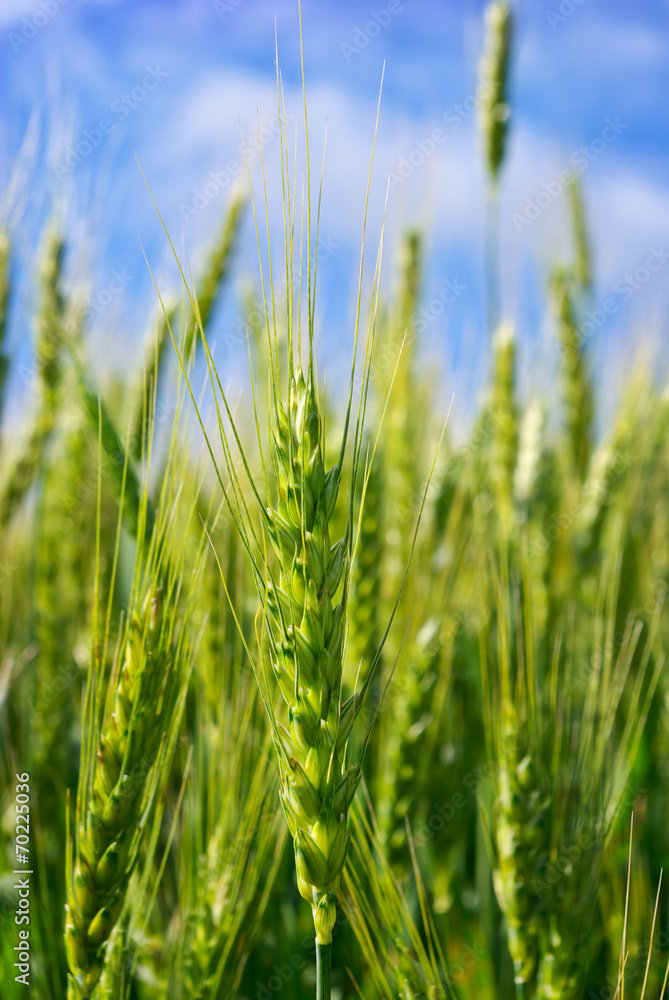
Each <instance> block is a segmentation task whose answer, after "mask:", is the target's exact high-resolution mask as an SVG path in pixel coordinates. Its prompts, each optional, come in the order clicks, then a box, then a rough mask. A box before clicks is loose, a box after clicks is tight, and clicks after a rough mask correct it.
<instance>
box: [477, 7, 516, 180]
mask: <svg viewBox="0 0 669 1000" xmlns="http://www.w3.org/2000/svg"><path fill="white" fill-rule="evenodd" d="M512 30H513V15H512V12H511V5H510V4H509V3H506V2H502V0H499V2H496V3H492V4H490V6H489V7H488V9H487V11H486V41H485V53H484V56H483V59H482V60H481V71H480V84H481V88H482V91H483V97H482V99H481V105H480V121H481V130H482V133H483V139H484V148H485V161H486V167H487V169H488V174H489V177H490V179H491V181H492V182H493V184H496V183H497V180H498V176H499V170H500V167H501V165H502V161H503V160H504V153H505V149H506V138H507V130H508V121H509V114H510V111H509V104H508V84H509V81H508V77H509V64H510V54H511V40H512Z"/></svg>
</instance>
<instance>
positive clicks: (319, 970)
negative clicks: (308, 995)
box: [316, 938, 332, 1000]
mask: <svg viewBox="0 0 669 1000" xmlns="http://www.w3.org/2000/svg"><path fill="white" fill-rule="evenodd" d="M331 968H332V941H330V943H329V944H321V943H320V941H319V940H318V938H316V1000H330V970H331Z"/></svg>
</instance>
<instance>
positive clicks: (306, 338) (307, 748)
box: [0, 0, 669, 1000]
mask: <svg viewBox="0 0 669 1000" xmlns="http://www.w3.org/2000/svg"><path fill="white" fill-rule="evenodd" d="M300 30H301V24H300ZM514 30H515V25H514V14H513V10H512V6H511V5H510V4H509V3H506V2H504V0H496V2H494V3H491V4H490V5H489V7H488V9H487V11H486V15H485V47H484V50H483V52H482V53H481V59H480V69H479V72H480V93H481V95H482V98H481V100H480V101H479V102H478V108H477V114H478V118H479V131H480V136H481V150H482V154H481V155H482V163H483V167H484V172H485V177H486V186H485V189H484V190H481V191H480V199H481V203H482V205H483V206H484V207H485V214H486V220H487V224H486V232H485V235H484V240H483V242H484V246H483V247H482V259H483V260H484V261H485V274H484V275H482V288H483V289H484V298H485V302H484V303H483V306H484V310H485V316H486V326H487V334H488V336H487V366H488V367H487V371H488V375H487V382H486V388H485V392H484V394H483V395H482V396H481V397H480V398H479V399H478V400H477V404H476V411H475V412H474V413H473V416H472V417H471V418H470V420H469V423H468V426H467V429H466V433H465V434H464V436H462V435H457V434H456V433H455V432H454V430H453V427H452V420H451V416H450V412H451V406H452V404H451V403H449V401H448V400H445V398H444V397H445V392H444V388H443V386H442V385H441V384H440V383H439V379H438V378H436V377H435V373H434V371H433V370H432V369H431V367H430V365H429V364H428V363H427V362H426V354H425V351H424V346H425V345H424V342H423V339H422V338H423V324H421V321H420V315H421V314H420V308H421V302H422V298H421V297H422V295H423V290H424V276H425V273H426V268H427V260H426V258H427V255H428V254H429V242H428V240H427V237H426V234H425V232H424V231H423V230H422V229H421V227H420V226H415V225H414V226H407V227H406V228H405V230H404V232H403V234H402V236H401V237H400V239H399V240H397V241H389V240H388V239H387V238H386V236H385V233H384V227H383V225H381V227H380V229H379V230H378V231H376V232H374V231H372V228H373V227H372V226H371V225H370V224H369V222H368V208H369V199H370V197H371V196H370V191H371V190H372V188H371V177H372V175H373V171H374V169H375V167H374V144H375V143H376V141H377V136H378V134H379V131H380V130H381V131H382V129H383V122H382V119H381V121H380V120H379V118H378V117H377V121H376V125H375V124H374V122H371V125H370V136H369V139H370V142H369V146H370V152H371V154H372V155H371V161H370V168H369V170H370V174H369V181H368V184H367V202H366V204H365V209H364V216H363V218H362V219H361V227H360V233H359V236H360V240H361V244H360V245H361V255H360V269H359V275H358V274H357V273H356V275H355V278H356V280H359V285H358V293H357V308H356V313H355V317H356V318H355V323H354V329H352V330H350V331H348V332H347V340H346V343H350V345H351V349H350V352H349V354H348V360H347V363H348V365H349V368H348V374H346V375H345V377H343V378H335V379H334V380H333V379H330V380H328V377H327V372H326V368H325V365H324V363H323V351H322V344H323V340H324V338H325V339H326V340H327V331H324V330H323V329H322V328H321V325H322V324H321V314H320V312H319V311H318V310H317V308H316V301H317V296H318V287H319V271H318V268H319V247H320V246H321V240H320V238H321V235H322V234H321V233H320V230H319V223H320V215H321V199H322V198H323V197H325V195H324V194H323V181H322V173H321V151H320V150H318V151H314V150H313V149H312V150H311V151H310V149H309V134H310V133H309V118H308V106H309V94H310V84H309V79H308V77H306V78H305V74H304V67H303V68H302V75H303V94H304V107H303V109H302V111H301V119H300V122H299V125H298V127H294V125H293V119H294V118H295V115H292V112H291V109H290V108H288V107H287V105H286V101H285V98H284V91H283V79H282V76H281V73H280V60H279V61H277V68H276V93H277V98H276V99H277V106H276V115H277V120H278V121H279V123H280V125H279V129H278V139H279V141H278V143H275V144H274V146H273V148H272V150H271V155H270V154H269V153H268V154H267V156H266V157H265V156H264V155H263V156H262V170H261V171H260V172H258V171H256V172H255V173H254V172H252V171H251V170H250V169H249V170H248V177H247V178H246V179H245V183H244V185H243V186H242V187H240V188H239V189H235V191H234V193H233V194H231V195H230V197H229V199H228V203H227V206H226V208H225V211H224V213H223V215H222V218H221V221H220V226H219V228H218V232H217V235H216V239H215V240H214V242H213V243H212V245H211V246H209V247H208V248H207V253H206V257H205V260H204V264H203V266H202V267H201V268H200V269H199V270H195V271H194V270H193V269H192V268H191V265H190V261H189V260H187V259H184V258H183V256H182V254H181V253H180V251H179V241H178V238H177V234H171V233H170V232H169V230H168V228H167V227H166V226H165V227H164V228H163V241H164V245H165V248H166V249H167V250H168V251H169V253H170V255H171V256H172V258H173V263H174V265H175V267H176V268H177V273H178V275H179V281H177V282H176V284H175V286H174V287H171V288H165V287H163V285H162V283H161V280H160V278H159V277H157V276H155V275H154V272H153V270H152V267H151V263H150V262H149V261H148V258H147V266H148V268H149V270H150V272H151V278H152V280H155V306H156V307H155V310H154V313H153V316H152V319H151V320H150V322H148V323H147V321H146V318H142V317H138V319H137V322H138V323H140V324H142V325H143V327H144V328H147V333H146V336H145V339H144V343H143V345H142V348H141V351H140V352H139V354H140V356H139V358H138V359H137V361H136V365H135V367H134V369H133V370H132V371H130V372H129V373H128V376H127V377H126V378H123V379H121V378H118V377H116V376H114V377H110V378H107V379H104V378H102V377H101V376H100V373H99V368H98V367H96V365H95V364H94V363H93V360H92V357H91V345H90V338H89V337H88V331H87V322H88V319H89V314H88V313H87V311H86V308H85V303H82V302H81V301H79V300H78V298H77V297H76V295H73V294H70V293H69V288H70V287H71V286H70V285H69V284H68V282H67V278H66V267H67V254H68V245H69V240H70V234H69V233H68V232H67V231H66V229H64V228H63V227H62V225H61V224H60V223H59V220H58V218H57V217H54V218H53V219H50V220H49V222H48V224H47V226H46V227H45V229H44V232H43V234H42V237H41V239H40V240H39V245H37V246H35V247H34V248H33V251H32V252H33V261H34V268H33V276H34V281H33V287H32V293H31V298H30V302H31V312H32V329H33V346H32V358H31V377H30V392H29V399H28V403H27V406H26V408H25V411H24V412H22V414H21V420H20V423H19V427H18V431H17V432H14V431H13V432H12V434H11V435H10V434H8V433H5V435H4V437H3V445H2V454H1V455H0V748H1V751H0V831H1V837H2V851H1V852H0V995H1V997H2V1000H18V998H19V997H22V996H26V995H28V996H31V997H35V998H39V1000H103V998H114V1000H168V998H169V1000H228V998H230V1000H273V998H275V997H285V998H291V1000H292V998H295V1000H302V998H308V997H314V996H316V997H317V998H318V1000H329V998H333V1000H344V998H350V1000H353V998H356V997H363V998H365V1000H371V998H376V997H379V998H383V1000H396V998H397V1000H399V998H401V1000H419V998H426V1000H427V998H429V1000H438V998H444V1000H446V998H449V1000H450V998H459V1000H468V998H476V1000H493V998H500V1000H585V998H589V1000H590V998H593V1000H595V998H596V1000H612V998H614V997H615V998H620V1000H623V998H624V997H625V996H626V995H627V996H628V997H635V998H639V1000H641V998H643V997H645V998H647V1000H651V998H660V997H663V996H664V995H665V986H666V982H667V970H668V969H669V963H668V958H669V936H668V934H669V923H668V916H667V914H668V911H667V897H666V890H665V888H664V887H663V884H662V869H663V866H664V864H665V861H666V858H667V853H668V851H669V839H668V831H669V773H668V771H667V759H668V755H669V713H668V709H669V700H668V698H669V664H667V663H666V662H665V649H666V643H667V640H668V638H669V631H668V629H669V617H668V611H667V609H665V607H664V603H665V597H666V586H667V579H668V574H669V516H668V513H667V511H668V508H667V498H668V496H669V436H668V431H669V395H668V394H667V388H666V384H665V382H664V381H663V376H662V375H659V374H658V370H657V369H656V370H653V369H652V368H651V367H650V366H649V365H647V364H646V365H644V363H643V358H642V357H641V355H640V356H639V358H638V363H637V364H636V365H635V366H633V367H630V369H629V370H628V372H627V377H626V384H625V385H624V386H623V389H622V391H621V392H620V394H619V397H618V398H617V400H616V403H615V407H614V411H613V413H612V415H608V414H607V416H606V419H603V417H602V414H601V413H600V412H598V411H599V408H600V406H601V402H600V401H601V394H600V393H599V392H598V383H597V371H596V367H595V365H594V363H593V359H592V356H591V352H590V351H589V350H588V343H587V337H585V336H584V334H583V330H584V326H583V317H584V315H585V312H586V310H587V309H588V308H589V307H590V306H591V305H592V301H593V298H592V296H593V278H592V274H593V259H596V254H597V248H596V246H592V239H591V235H590V231H589V226H588V204H587V198H586V197H585V194H584V191H583V189H582V187H581V185H580V184H579V181H578V178H577V177H576V176H575V175H571V176H570V178H569V183H568V193H569V197H568V198H567V199H565V204H564V205H563V206H562V207H563V210H564V212H565V217H566V224H567V225H568V226H569V232H570V234H571V235H570V241H571V251H570V255H569V257H568V259H558V258H553V257H551V259H550V261H549V264H548V269H547V272H546V274H545V281H544V286H543V287H544V294H545V302H544V307H545V312H546V316H547V322H548V323H549V325H550V335H551V338H552V339H553V343H554V345H555V348H556V350H555V353H554V354H553V355H552V356H551V357H552V358H555V357H557V358H558V359H559V360H558V363H557V364H554V363H553V362H552V361H551V362H548V361H547V363H546V370H545V371H544V372H543V375H542V379H543V384H546V385H548V386H549V387H550V392H549V393H548V394H545V393H543V392H542V391H536V392H533V391H531V390H530V391H529V392H527V391H521V382H522V381H523V379H522V378H521V376H522V373H523V366H524V365H525V364H526V362H527V358H526V347H527V345H526V344H525V343H524V342H523V339H522V338H521V337H520V336H519V335H518V332H517V330H516V328H515V326H514V323H513V321H512V318H511V317H510V315H508V314H507V313H506V312H505V310H504V306H503V302H504V297H503V296H502V295H501V294H500V283H501V276H500V275H501V269H500V260H499V258H500V247H499V232H498V216H499V204H500V197H501V195H502V193H503V190H504V184H505V179H506V174H505V167H506V166H507V159H508V155H507V154H508V144H509V138H510V136H511V135H512V134H513V126H514V117H513V106H512V102H511V98H510V91H509V76H510V73H511V72H512V68H513V65H514V57H515V44H514ZM380 105H381V107H382V105H383V95H381V97H380ZM298 159H299V162H300V163H303V164H304V171H303V173H302V175H301V176H300V173H299V172H298V167H297V164H298ZM140 170H141V166H140ZM270 172H273V176H274V181H275V187H276V188H278V190H279V191H280V193H281V195H280V201H279V202H278V203H275V201H273V200H272V199H271V198H268V195H267V183H266V179H265V178H266V175H268V174H270ZM146 188H147V190H146V197H147V199H149V200H151V199H152V197H153V195H152V192H151V183H150V179H147V182H146ZM391 197H392V194H391ZM154 204H155V213H156V217H157V219H158V220H159V222H160V223H161V225H162V217H161V214H160V212H161V209H160V205H159V204H158V203H157V202H155V203H154ZM270 218H271V219H272V224H271V225H270ZM244 222H247V223H248V225H249V228H250V230H251V231H252V232H253V237H254V239H255V241H256V243H257V250H258V254H257V256H258V260H259V269H258V270H257V271H256V274H255V275H254V276H253V283H252V285H249V286H248V288H249V290H248V293H247V296H246V300H245V321H244V350H245V351H246V352H247V353H248V365H247V370H246V372H245V374H244V376H243V388H242V390H241V391H238V390H237V389H236V388H235V387H232V388H231V387H230V383H229V381H228V379H227V376H226V375H225V373H224V372H223V370H222V368H221V366H220V364H219V365H218V366H217V353H216V348H215V343H214V342H213V340H212V338H211V337H210V330H211V318H212V316H213V315H214V312H215V308H216V305H217V303H218V302H219V301H220V300H222V299H223V298H224V297H225V296H226V295H228V294H229V293H230V286H231V284H232V282H233V281H234V280H235V279H236V272H237V270H238V268H239V262H238V257H237V254H236V252H237V249H238V245H239V243H240V240H241V239H242V233H243V231H244V230H243V223H244ZM277 223H278V226H279V231H280V232H281V234H282V236H281V239H280V240H276V239H273V238H272V239H270V235H269V234H270V229H271V230H272V232H274V231H275V226H276V224H277ZM0 225H1V227H2V228H1V229H0V403H1V402H2V394H3V392H4V387H5V382H6V377H7V375H8V372H9V370H10V366H11V363H12V357H11V353H10V352H9V348H8V344H9V339H8V335H7V334H8V330H9V317H10V310H11V308H12V303H13V301H14V297H15V296H16V295H17V294H18V291H17V289H18V287H19V286H18V281H17V265H16V252H15V233H14V231H13V228H12V225H11V223H10V221H3V217H2V216H0ZM388 259H390V260H391V261H393V267H392V268H389V266H388V263H387V260H388ZM388 273H390V274H392V276H393V277H392V280H389V279H388ZM349 335H350V336H349ZM168 387H169V388H168ZM168 391H169V392H170V393H172V395H173V398H174V405H173V406H172V407H171V408H170V412H169V413H168V415H167V416H166V414H165V412H164V409H163V408H161V407H162V400H164V398H165V394H166V393H167V392H168Z"/></svg>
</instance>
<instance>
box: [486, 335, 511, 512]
mask: <svg viewBox="0 0 669 1000" xmlns="http://www.w3.org/2000/svg"><path fill="white" fill-rule="evenodd" d="M493 351H494V355H493V364H494V371H493V384H492V394H491V420H492V434H491V440H490V478H491V482H492V487H493V491H494V494H495V497H496V500H497V504H498V514H499V518H500V521H501V523H502V524H503V525H504V526H505V527H506V528H507V529H510V528H511V524H512V518H513V511H514V506H513V482H514V474H515V470H516V462H517V458H518V406H517V402H516V337H515V332H514V330H513V327H512V326H511V325H510V324H508V323H503V324H502V325H501V326H499V327H498V329H497V331H496V333H495V339H494V343H493Z"/></svg>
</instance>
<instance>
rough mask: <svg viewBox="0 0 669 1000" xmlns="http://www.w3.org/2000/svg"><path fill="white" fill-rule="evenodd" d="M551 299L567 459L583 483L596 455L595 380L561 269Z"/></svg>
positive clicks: (554, 276)
mask: <svg viewBox="0 0 669 1000" xmlns="http://www.w3.org/2000/svg"><path fill="white" fill-rule="evenodd" d="M551 299H552V303H553V309H554V313H555V322H556V325H557V335H558V339H559V342H560V347H561V354H562V371H563V385H564V390H563V392H564V396H563V398H564V409H565V421H566V424H567V449H568V455H567V458H568V461H569V464H570V467H571V469H572V471H573V473H574V475H575V476H576V478H577V479H578V480H579V481H580V482H583V481H584V479H585V476H586V473H587V470H588V465H589V463H590V456H591V453H592V433H593V427H592V425H593V419H594V402H593V396H592V378H591V374H590V367H589V365H588V361H587V358H586V356H585V345H584V341H583V336H582V334H581V332H580V330H579V326H578V321H577V316H576V310H575V306H574V301H573V297H572V290H571V286H570V281H569V277H568V275H567V273H566V272H565V271H564V270H563V269H561V268H558V269H556V270H555V272H554V274H553V277H552V281H551Z"/></svg>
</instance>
